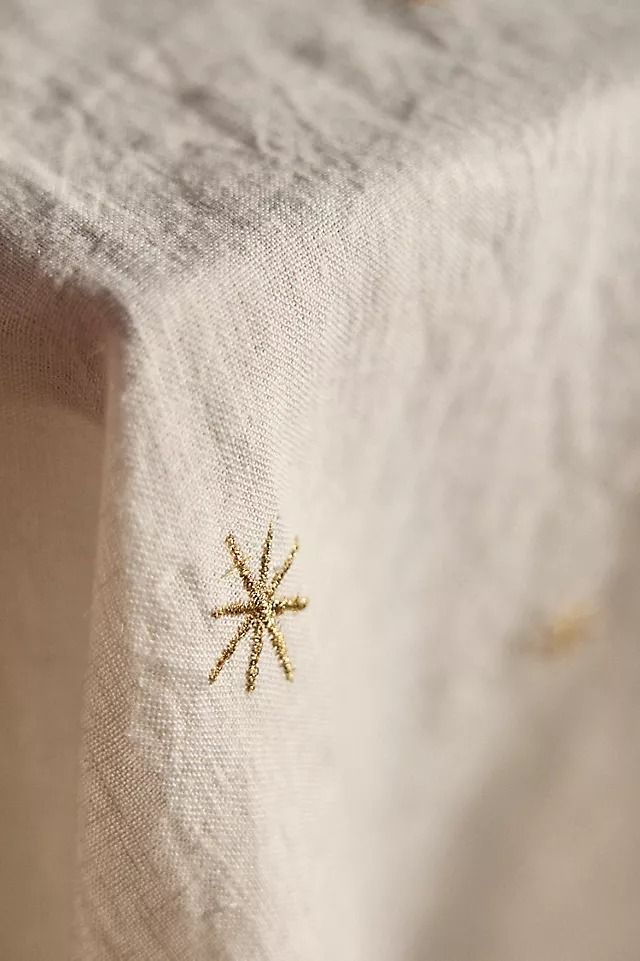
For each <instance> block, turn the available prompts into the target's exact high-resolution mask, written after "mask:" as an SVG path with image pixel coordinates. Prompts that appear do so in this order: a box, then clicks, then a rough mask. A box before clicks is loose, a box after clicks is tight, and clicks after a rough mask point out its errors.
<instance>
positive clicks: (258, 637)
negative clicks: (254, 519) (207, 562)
mask: <svg viewBox="0 0 640 961" xmlns="http://www.w3.org/2000/svg"><path fill="white" fill-rule="evenodd" d="M225 544H226V545H227V550H228V551H229V554H230V555H231V560H232V561H233V569H235V570H236V571H237V572H238V575H239V576H240V580H241V581H242V584H243V586H244V589H245V591H246V592H247V595H248V598H249V602H248V603H246V602H245V603H231V604H223V605H222V606H221V607H216V608H215V609H214V610H213V611H211V616H212V617H214V618H220V617H242V618H244V620H243V621H242V622H241V624H240V626H239V627H238V629H237V631H236V633H235V634H234V636H233V637H232V639H231V640H230V641H229V643H228V644H227V646H226V647H225V649H224V650H223V652H222V654H221V655H220V657H219V658H218V661H217V663H216V664H215V666H214V667H213V668H212V669H211V672H210V674H209V683H210V684H213V682H214V681H215V680H216V678H217V677H218V675H219V673H220V671H221V670H222V668H223V667H224V665H225V664H226V663H227V661H228V660H229V658H230V657H232V656H233V654H234V653H235V650H236V648H237V646H238V644H239V642H240V641H241V640H242V638H243V637H244V636H245V634H247V633H248V632H249V631H250V630H251V632H252V637H253V641H252V644H251V652H250V654H249V665H248V667H247V673H246V688H247V691H249V692H251V691H254V690H255V686H256V681H257V678H258V674H259V667H258V662H259V660H260V655H261V654H262V646H263V637H264V632H265V631H266V632H267V634H268V635H269V638H270V640H271V644H272V646H273V649H274V651H275V654H276V657H277V659H278V662H279V663H280V666H281V667H282V670H283V672H284V676H285V677H286V679H287V680H288V681H291V680H293V665H292V664H291V661H290V659H289V652H288V651H287V644H286V641H285V639H284V637H283V634H282V631H281V630H280V628H279V627H278V623H277V620H278V618H279V617H281V616H282V615H283V614H285V613H288V612H293V613H295V612H297V611H303V610H304V609H305V607H306V606H307V603H308V601H307V599H306V597H301V596H300V595H299V594H296V595H295V596H294V597H275V592H276V590H277V589H278V587H279V586H280V584H281V583H282V581H283V580H284V578H285V576H286V574H287V572H288V571H289V568H290V567H291V565H292V564H293V561H294V558H295V556H296V553H297V551H298V542H297V541H294V544H293V547H292V548H291V550H290V551H289V553H288V554H287V557H286V558H285V560H284V562H283V563H282V565H281V566H280V567H279V568H277V570H276V571H275V572H274V574H273V576H272V578H271V580H269V567H270V565H271V548H272V544H273V527H272V526H271V524H269V528H268V530H267V536H266V538H265V542H264V545H263V547H262V553H261V555H260V566H259V568H258V576H257V577H254V575H253V574H252V572H251V569H250V567H249V563H248V561H247V559H246V558H245V556H244V555H243V553H242V551H241V550H240V548H239V546H238V543H237V541H236V539H235V537H234V536H233V534H228V535H227V537H226V539H225Z"/></svg>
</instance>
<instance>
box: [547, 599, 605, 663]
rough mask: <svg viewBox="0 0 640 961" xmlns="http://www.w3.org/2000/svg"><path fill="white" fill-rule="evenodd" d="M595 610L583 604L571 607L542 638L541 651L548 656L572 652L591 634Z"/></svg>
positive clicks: (559, 655) (560, 655)
mask: <svg viewBox="0 0 640 961" xmlns="http://www.w3.org/2000/svg"><path fill="white" fill-rule="evenodd" d="M594 618H595V611H594V610H593V609H592V608H590V607H586V606H583V605H577V606H575V607H572V608H569V609H568V610H567V611H565V612H564V613H563V614H561V615H560V616H559V617H557V618H556V619H555V620H554V621H553V622H552V623H551V625H550V626H549V628H548V630H547V631H546V632H545V634H544V636H543V637H542V638H541V639H540V644H539V651H540V653H541V654H543V655H545V656H546V657H563V656H565V655H567V654H570V653H572V652H573V651H574V650H575V649H576V648H577V647H578V645H580V644H582V643H583V642H584V641H585V640H586V638H587V637H588V635H589V631H590V628H591V626H592V623H593V620H594Z"/></svg>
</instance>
